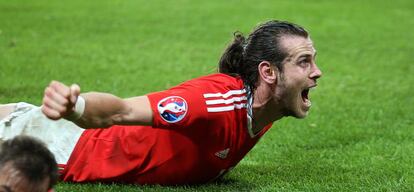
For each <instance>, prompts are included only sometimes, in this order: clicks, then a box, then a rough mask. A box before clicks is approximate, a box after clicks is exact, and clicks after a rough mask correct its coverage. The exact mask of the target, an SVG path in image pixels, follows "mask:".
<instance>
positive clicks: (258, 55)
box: [219, 20, 308, 90]
mask: <svg viewBox="0 0 414 192" xmlns="http://www.w3.org/2000/svg"><path fill="white" fill-rule="evenodd" d="M233 35H234V40H233V42H232V43H231V44H230V45H229V46H228V47H227V49H226V50H225V51H224V53H223V55H222V56H221V58H220V62H219V72H220V73H225V74H229V75H233V76H234V75H239V76H240V77H241V78H242V79H243V81H244V83H245V84H247V85H248V86H250V88H251V89H252V90H254V89H256V86H257V85H256V84H257V78H258V68H257V67H258V65H259V63H260V62H262V61H268V62H270V63H272V64H274V65H275V66H276V67H277V68H278V69H279V70H280V71H283V66H282V61H283V60H284V59H285V58H286V56H287V53H286V51H285V50H283V49H282V48H281V47H280V39H281V37H283V36H289V35H291V36H300V37H304V38H307V37H308V32H306V30H305V29H303V28H302V27H301V26H299V25H296V24H293V23H290V22H286V21H277V20H272V21H268V22H265V23H263V24H261V25H259V26H257V27H256V28H255V30H254V31H253V32H252V33H251V34H250V35H249V37H248V38H247V40H246V39H245V38H244V36H243V34H241V33H240V32H235V33H234V34H233Z"/></svg>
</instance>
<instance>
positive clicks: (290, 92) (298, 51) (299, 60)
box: [275, 36, 322, 118]
mask: <svg viewBox="0 0 414 192" xmlns="http://www.w3.org/2000/svg"><path fill="white" fill-rule="evenodd" d="M281 46H282V49H284V50H285V51H286V53H287V54H288V56H287V57H286V58H285V60H284V61H283V64H282V65H283V72H282V73H279V76H278V82H277V86H276V97H275V98H276V99H278V100H279V102H281V104H282V106H283V115H284V116H294V117H297V118H304V117H306V115H307V114H308V111H309V108H310V107H311V101H310V97H309V89H311V88H312V87H315V86H316V79H318V78H319V77H321V75H322V72H321V71H320V70H319V68H318V67H317V66H316V63H315V56H316V50H315V48H314V47H313V43H312V41H311V39H310V38H303V37H299V36H285V37H282V38H281Z"/></svg>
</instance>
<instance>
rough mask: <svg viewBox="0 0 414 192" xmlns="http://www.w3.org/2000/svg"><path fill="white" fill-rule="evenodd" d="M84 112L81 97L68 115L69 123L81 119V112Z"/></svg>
mask: <svg viewBox="0 0 414 192" xmlns="http://www.w3.org/2000/svg"><path fill="white" fill-rule="evenodd" d="M84 111H85V99H84V98H83V97H82V96H78V99H77V100H76V104H75V110H74V111H73V113H72V114H71V115H69V117H68V119H69V120H71V121H75V120H78V119H79V118H80V117H82V115H83V112H84Z"/></svg>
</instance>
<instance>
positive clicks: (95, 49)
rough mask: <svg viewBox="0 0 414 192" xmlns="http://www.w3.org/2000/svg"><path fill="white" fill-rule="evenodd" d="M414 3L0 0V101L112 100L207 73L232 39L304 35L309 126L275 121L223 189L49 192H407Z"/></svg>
mask: <svg viewBox="0 0 414 192" xmlns="http://www.w3.org/2000/svg"><path fill="white" fill-rule="evenodd" d="M413 10H414V1H412V0H394V1H374V0H371V1H362V0H361V1H360V0H350V1H339V0H337V1H330V0H320V1H316V0H311V1H300V0H293V1H287V0H286V1H285V0H280V1H273V0H264V1H247V0H246V1H245V0H229V1H220V0H210V1H190V0H174V1H161V0H154V1H141V0H111V1H106V0H104V1H98V0H90V1H81V0H73V1H46V0H36V1H29V0H14V1H6V0H3V1H1V2H0V103H10V102H18V101H27V102H31V103H34V104H40V102H41V97H42V94H43V89H44V87H45V86H46V85H47V84H48V83H49V81H51V80H52V79H56V80H60V81H63V82H65V83H74V82H76V83H78V84H80V85H81V87H82V89H83V91H103V92H111V93H114V94H116V95H118V96H121V97H129V96H136V95H142V94H145V93H148V92H152V91H158V90H163V89H165V88H168V87H170V86H173V85H176V84H178V83H180V82H182V81H185V80H187V79H190V78H194V77H198V76H201V75H206V74H210V73H213V72H215V71H216V65H217V62H218V59H219V57H220V54H221V52H222V51H223V50H224V48H225V46H226V44H227V43H229V42H230V40H231V37H232V33H233V32H234V31H237V30H238V31H242V32H244V33H245V34H248V33H249V32H250V30H251V29H252V28H253V27H254V26H255V25H256V24H258V23H260V22H262V21H265V20H268V19H279V20H289V21H292V22H295V23H298V24H300V25H303V26H304V27H305V28H307V29H308V30H309V31H310V33H311V37H312V39H313V41H314V43H315V46H316V49H317V51H318V58H317V63H318V64H319V66H320V68H321V69H322V71H323V73H324V76H323V77H322V78H321V79H320V81H319V87H318V88H317V89H316V90H314V91H312V93H311V95H310V96H311V98H312V101H313V108H312V109H311V113H310V115H309V117H308V118H306V119H304V120H296V119H293V118H285V119H283V120H281V121H279V122H277V123H276V124H275V125H274V127H273V128H272V129H271V130H270V131H269V132H268V134H266V135H265V136H264V137H263V138H262V140H261V141H260V142H259V144H258V145H257V146H256V147H255V148H254V149H253V150H252V151H251V152H250V153H249V154H248V155H247V157H246V158H245V159H244V160H243V161H241V162H240V163H239V165H238V166H237V167H236V168H235V169H234V170H233V171H231V172H230V173H229V174H227V175H226V176H225V178H224V180H223V181H221V182H218V183H212V184H207V185H201V186H180V187H161V186H134V185H119V184H113V185H105V184H70V183H59V184H58V185H57V186H56V191H413V190H414V159H413V158H414V125H413V124H414V97H413V95H414V90H413V89H414V85H413V84H414V63H413V62H414V60H413V56H414V43H413V42H414V35H413V31H414V19H413V18H414V11H413Z"/></svg>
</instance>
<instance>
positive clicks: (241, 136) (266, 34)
mask: <svg viewBox="0 0 414 192" xmlns="http://www.w3.org/2000/svg"><path fill="white" fill-rule="evenodd" d="M315 56H316V51H315V48H314V46H313V42H312V40H311V39H310V37H309V35H308V33H307V31H306V30H305V29H303V28H302V27H300V26H298V25H296V24H293V23H289V22H283V21H268V22H265V23H263V24H261V25H259V26H258V27H257V28H256V29H255V30H254V31H253V32H252V33H251V34H250V35H249V36H248V38H247V39H245V38H244V37H243V35H241V34H240V33H235V36H234V41H233V42H232V43H231V44H230V45H229V46H228V48H227V49H226V50H225V52H224V53H223V55H222V57H221V59H220V62H219V69H218V70H219V73H216V74H211V75H208V76H204V77H199V78H196V79H193V80H189V81H187V82H184V83H182V84H180V85H178V86H175V87H172V88H170V89H168V90H165V91H160V92H155V93H149V94H147V95H143V96H138V97H132V98H126V99H121V98H119V97H117V96H114V95H112V94H109V93H96V92H94V93H83V94H80V87H79V86H78V85H76V84H74V85H71V86H67V85H64V84H62V83H60V82H57V81H52V82H51V83H50V84H49V86H48V87H47V88H46V89H45V93H44V98H43V105H42V106H41V107H40V108H39V107H35V106H32V105H29V104H27V103H18V104H15V105H11V106H10V105H9V106H5V107H4V110H3V113H5V114H6V117H5V118H4V119H3V122H4V123H2V124H1V125H0V133H1V132H2V131H3V132H7V133H6V134H3V135H1V137H3V138H4V137H6V138H7V137H10V136H11V135H15V134H21V133H25V134H31V135H35V136H36V137H39V138H41V139H42V140H46V141H47V142H48V145H49V146H50V147H49V148H50V149H51V150H52V152H53V153H54V155H55V157H56V158H57V161H58V163H59V164H60V168H61V169H62V170H61V174H62V175H61V178H62V179H63V180H65V181H73V182H89V181H101V182H124V183H139V184H162V185H169V184H173V185H176V184H195V183H205V182H208V181H212V180H215V179H217V178H219V177H221V176H222V175H224V174H225V173H227V172H228V171H229V170H230V169H232V168H233V167H234V166H236V165H237V163H238V162H239V161H240V160H241V159H242V158H243V157H244V156H245V155H246V154H247V153H248V152H249V151H250V150H251V149H252V147H253V146H254V145H255V144H256V143H257V141H258V140H259V139H260V138H261V137H262V136H263V134H265V133H266V132H267V131H268V129H269V128H270V127H271V126H272V123H273V122H274V121H277V120H279V119H281V118H282V117H285V116H294V117H298V118H304V117H305V116H306V115H307V114H308V110H309V108H310V107H311V101H310V98H309V90H310V89H311V88H313V87H315V86H316V80H317V79H318V78H319V77H320V76H321V71H320V70H319V68H318V67H317V65H316V63H315ZM11 108H13V109H11ZM8 111H13V112H11V113H9V114H8ZM42 112H43V114H44V115H45V116H46V117H48V118H50V119H53V120H58V121H54V122H53V121H50V120H47V118H45V117H44V115H43V114H42ZM72 122H73V123H72ZM46 125H47V129H43V130H39V127H45V126H46ZM79 127H82V128H84V129H81V128H79Z"/></svg>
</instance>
